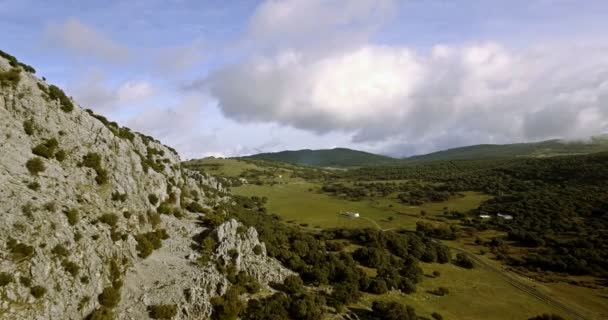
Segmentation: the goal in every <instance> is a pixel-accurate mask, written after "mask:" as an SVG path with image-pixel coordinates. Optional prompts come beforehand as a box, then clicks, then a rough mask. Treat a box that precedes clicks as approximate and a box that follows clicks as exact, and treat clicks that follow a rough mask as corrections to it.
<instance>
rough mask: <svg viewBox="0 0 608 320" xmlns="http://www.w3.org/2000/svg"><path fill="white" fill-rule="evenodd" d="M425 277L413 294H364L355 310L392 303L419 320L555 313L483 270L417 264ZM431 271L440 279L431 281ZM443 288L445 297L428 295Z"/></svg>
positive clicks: (517, 317)
mask: <svg viewBox="0 0 608 320" xmlns="http://www.w3.org/2000/svg"><path fill="white" fill-rule="evenodd" d="M421 266H422V268H423V270H424V273H425V275H427V276H426V277H425V278H424V280H423V281H422V282H421V283H419V284H417V290H416V292H415V293H413V294H407V295H406V294H402V293H400V292H389V293H387V294H383V295H380V296H378V295H373V294H364V296H363V299H361V301H360V302H359V303H358V304H357V305H356V307H361V308H368V307H369V306H371V303H372V302H373V301H374V300H395V301H398V302H401V303H403V304H406V305H410V306H412V307H414V308H415V309H416V313H417V314H418V315H421V316H425V317H428V318H431V314H432V313H433V312H438V313H440V314H441V315H442V316H443V318H444V319H454V320H456V319H459V320H477V319H504V320H511V319H512V320H521V319H528V318H530V317H532V316H535V315H538V314H542V313H559V312H557V311H556V310H554V309H552V308H551V307H549V306H547V305H546V304H544V303H542V302H540V301H539V300H536V299H534V298H531V297H530V296H528V295H527V294H525V293H523V292H522V291H519V290H518V289H516V288H514V287H513V286H511V285H510V284H509V283H507V282H506V281H504V280H503V279H502V278H501V277H500V276H498V275H496V274H495V273H493V272H490V271H487V270H485V269H483V268H475V269H472V270H467V269H462V268H460V267H457V266H454V265H453V264H437V263H421ZM433 271H439V272H440V273H441V275H440V276H439V277H437V278H433V277H431V276H430V275H431V274H432V273H433ZM438 287H445V288H447V289H448V290H449V293H448V294H447V295H445V296H436V295H434V294H432V293H429V292H428V291H430V290H434V289H437V288H438Z"/></svg>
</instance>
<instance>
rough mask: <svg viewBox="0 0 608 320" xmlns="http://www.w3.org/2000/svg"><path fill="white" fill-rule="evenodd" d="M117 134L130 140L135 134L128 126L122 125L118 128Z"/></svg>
mask: <svg viewBox="0 0 608 320" xmlns="http://www.w3.org/2000/svg"><path fill="white" fill-rule="evenodd" d="M118 136H119V137H120V138H122V139H127V140H129V141H131V142H133V140H134V139H135V134H134V133H133V132H131V130H130V129H129V128H126V127H122V128H120V129H118Z"/></svg>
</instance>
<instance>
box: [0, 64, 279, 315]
mask: <svg viewBox="0 0 608 320" xmlns="http://www.w3.org/2000/svg"><path fill="white" fill-rule="evenodd" d="M2 56H3V57H0V139H1V140H0V141H1V144H0V318H2V319H83V318H86V317H92V318H94V319H109V318H112V317H115V318H118V319H142V318H143V319H145V318H147V317H148V315H149V313H150V307H151V306H154V305H170V306H172V308H173V310H172V311H171V312H169V313H175V314H176V315H175V316H174V318H176V319H200V318H206V317H208V316H209V315H210V314H211V312H212V307H211V304H210V299H211V297H213V296H215V295H221V294H222V293H223V292H225V291H226V288H227V287H228V286H229V285H230V283H229V281H228V280H227V278H226V276H225V275H224V273H225V272H224V273H223V272H222V270H223V268H222V265H225V264H227V263H234V266H235V267H236V269H237V270H238V271H241V270H242V271H244V272H246V273H248V274H250V275H251V276H254V277H255V278H256V279H257V280H258V281H260V282H261V283H262V284H265V283H268V282H269V281H282V280H283V279H284V278H285V276H287V275H288V274H289V273H290V271H289V270H287V269H285V268H283V267H282V266H281V265H280V264H279V263H278V262H277V261H276V260H274V259H271V258H269V257H267V256H266V251H265V249H264V246H263V244H261V243H259V240H258V238H257V232H256V230H255V229H253V228H249V229H246V228H243V227H242V226H241V225H240V224H239V222H237V221H235V220H229V221H227V222H224V223H223V224H221V225H219V227H217V229H216V230H206V227H204V226H203V225H201V224H199V223H198V222H197V221H198V220H199V219H200V217H201V216H202V215H203V213H202V212H209V211H210V210H209V208H212V207H214V206H215V205H216V204H217V203H221V202H222V201H231V200H230V196H229V194H226V193H225V192H224V190H223V189H222V186H221V184H220V183H219V182H218V181H217V180H216V179H214V178H213V177H210V176H205V175H201V174H198V173H194V172H189V171H187V170H184V169H182V168H181V166H180V159H179V156H178V154H177V153H176V152H175V151H174V150H172V149H171V148H169V147H166V146H164V145H162V144H161V143H160V142H159V141H157V140H155V139H153V138H151V137H148V136H145V135H142V134H139V133H135V132H132V131H130V130H129V129H127V128H122V127H120V126H118V125H117V124H116V123H113V122H110V121H108V120H107V119H105V118H104V117H101V116H98V115H95V114H94V113H93V112H91V111H89V110H83V109H81V108H80V107H79V106H78V104H77V103H76V102H75V101H73V100H72V99H71V98H69V97H67V96H66V95H65V94H64V93H63V91H61V89H59V88H57V87H55V86H53V85H50V84H47V83H46V82H45V81H42V80H40V79H38V78H36V77H35V76H34V75H33V74H32V73H31V72H33V69H32V68H30V67H28V66H26V65H23V64H21V63H17V62H16V60H15V59H14V58H12V57H10V56H7V55H6V54H3V55H2ZM7 57H8V58H7ZM243 229H245V230H244V232H243ZM201 234H207V237H213V238H214V241H215V245H214V246H213V247H212V248H211V250H210V251H201V250H200V249H199V248H198V247H199V245H198V244H197V242H196V241H195V240H196V239H197V237H199V238H200V236H201ZM205 255H206V256H205ZM169 309H171V308H169ZM173 311H175V312H173Z"/></svg>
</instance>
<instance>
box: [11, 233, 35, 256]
mask: <svg viewBox="0 0 608 320" xmlns="http://www.w3.org/2000/svg"><path fill="white" fill-rule="evenodd" d="M7 247H8V249H9V250H10V252H11V256H12V258H13V260H14V261H20V260H24V259H29V258H31V257H32V255H34V247H32V246H30V245H27V244H25V243H21V242H17V241H16V240H15V239H13V238H9V239H8V242H7Z"/></svg>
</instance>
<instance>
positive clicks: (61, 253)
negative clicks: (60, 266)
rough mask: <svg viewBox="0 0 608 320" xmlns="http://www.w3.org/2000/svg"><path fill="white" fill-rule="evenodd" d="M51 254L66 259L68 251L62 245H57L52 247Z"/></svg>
mask: <svg viewBox="0 0 608 320" xmlns="http://www.w3.org/2000/svg"><path fill="white" fill-rule="evenodd" d="M51 253H52V254H54V255H55V256H58V257H67V256H69V255H70V251H69V250H68V249H66V248H65V247H64V246H63V245H62V244H58V245H56V246H55V247H53V249H52V250H51Z"/></svg>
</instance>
